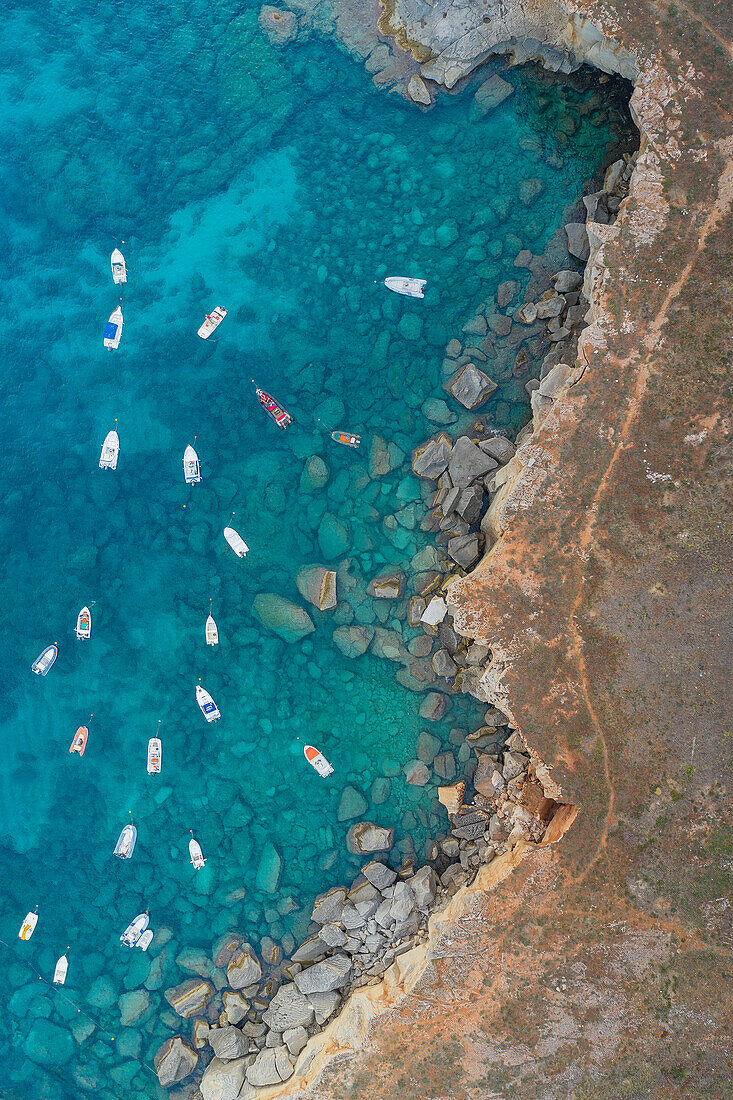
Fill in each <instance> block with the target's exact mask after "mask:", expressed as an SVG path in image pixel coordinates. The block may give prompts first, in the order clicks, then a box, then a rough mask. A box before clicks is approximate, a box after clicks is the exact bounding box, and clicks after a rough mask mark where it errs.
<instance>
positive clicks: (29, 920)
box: [18, 906, 38, 940]
mask: <svg viewBox="0 0 733 1100" xmlns="http://www.w3.org/2000/svg"><path fill="white" fill-rule="evenodd" d="M37 924H38V906H36V908H35V909H34V911H33V912H32V913H26V915H25V920H24V921H23V923H22V924H21V926H20V932H19V933H18V938H19V939H21V940H29V939H30V938H31V936H32V935H33V933H34V932H35V930H36V925H37Z"/></svg>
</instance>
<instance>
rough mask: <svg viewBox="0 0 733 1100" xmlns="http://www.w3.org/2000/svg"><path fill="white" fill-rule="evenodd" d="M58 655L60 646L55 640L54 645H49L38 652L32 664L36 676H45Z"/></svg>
mask: <svg viewBox="0 0 733 1100" xmlns="http://www.w3.org/2000/svg"><path fill="white" fill-rule="evenodd" d="M58 655H59V647H58V646H57V645H56V643H55V642H54V643H53V644H52V645H47V646H46V648H45V649H44V650H43V652H42V653H39V654H38V656H37V657H36V659H35V661H34V662H33V664H32V665H31V669H32V670H33V672H35V674H36V676H45V675H46V674H47V673H48V670H49V669H50V667H51V665H52V664H53V663H54V661H55V660H56V658H57V657H58Z"/></svg>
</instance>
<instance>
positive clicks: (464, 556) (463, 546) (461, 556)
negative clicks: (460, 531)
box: [448, 535, 481, 569]
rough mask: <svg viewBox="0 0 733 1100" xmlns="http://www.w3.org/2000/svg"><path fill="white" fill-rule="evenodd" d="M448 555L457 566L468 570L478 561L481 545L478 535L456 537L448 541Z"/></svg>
mask: <svg viewBox="0 0 733 1100" xmlns="http://www.w3.org/2000/svg"><path fill="white" fill-rule="evenodd" d="M448 553H449V554H450V556H451V557H452V558H453V561H454V562H456V564H457V565H461V566H463V568H464V569H469V568H470V567H471V566H472V565H475V563H476V562H477V561H478V559H479V557H480V554H481V543H480V540H479V537H478V535H456V536H455V538H452V539H449V540H448Z"/></svg>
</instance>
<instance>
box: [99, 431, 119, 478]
mask: <svg viewBox="0 0 733 1100" xmlns="http://www.w3.org/2000/svg"><path fill="white" fill-rule="evenodd" d="M119 457H120V437H119V436H118V434H117V432H116V431H115V430H114V428H113V429H112V431H111V432H107V434H106V436H105V437H104V443H103V444H102V453H101V454H100V456H99V468H100V470H116V469H117V459H118V458H119Z"/></svg>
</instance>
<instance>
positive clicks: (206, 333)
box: [199, 306, 228, 340]
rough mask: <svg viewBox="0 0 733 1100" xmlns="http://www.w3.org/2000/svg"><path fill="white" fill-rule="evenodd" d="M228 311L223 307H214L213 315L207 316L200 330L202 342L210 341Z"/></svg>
mask: <svg viewBox="0 0 733 1100" xmlns="http://www.w3.org/2000/svg"><path fill="white" fill-rule="evenodd" d="M227 312H228V310H226V309H222V307H221V306H214V308H213V309H212V311H211V313H207V314H206V318H205V320H204V323H203V325H202V326H201V328H200V329H199V336H200V337H201V339H202V340H208V339H209V337H210V336H211V334H212V332H213V331H214V329H217V328H218V327H219V325H220V324H221V323H222V321H223V320H224V318H225V317H226V315H227Z"/></svg>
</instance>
